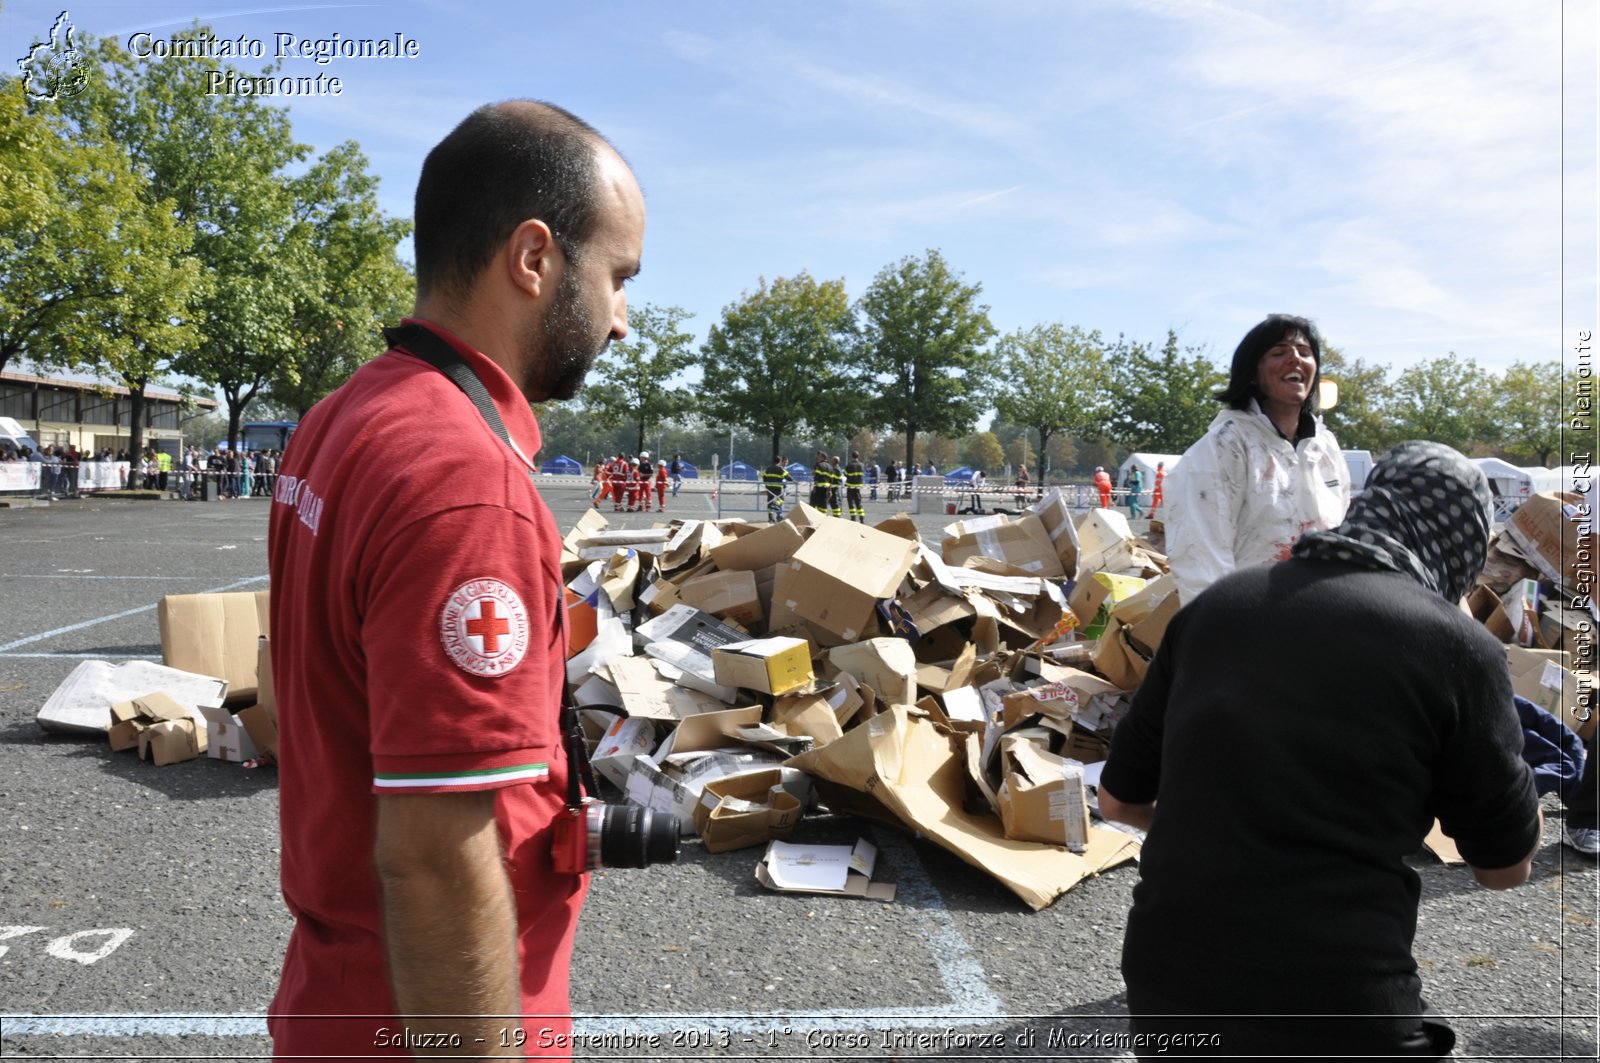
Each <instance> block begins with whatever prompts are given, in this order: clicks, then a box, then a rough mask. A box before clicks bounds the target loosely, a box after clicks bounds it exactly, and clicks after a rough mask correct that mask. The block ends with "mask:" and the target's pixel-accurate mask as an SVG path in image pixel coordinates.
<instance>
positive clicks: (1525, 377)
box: [1496, 360, 1563, 467]
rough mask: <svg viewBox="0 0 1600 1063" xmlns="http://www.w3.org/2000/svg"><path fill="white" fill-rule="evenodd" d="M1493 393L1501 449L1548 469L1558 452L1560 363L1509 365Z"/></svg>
mask: <svg viewBox="0 0 1600 1063" xmlns="http://www.w3.org/2000/svg"><path fill="white" fill-rule="evenodd" d="M1496 390H1497V392H1498V395H1499V400H1498V402H1497V403H1496V405H1497V408H1498V413H1499V421H1500V426H1501V430H1502V432H1503V439H1504V443H1505V448H1506V449H1507V450H1508V451H1510V452H1511V453H1512V454H1515V455H1518V456H1520V457H1523V458H1528V459H1532V462H1533V464H1535V465H1543V466H1547V467H1548V466H1549V465H1550V459H1551V457H1552V456H1553V455H1555V454H1556V453H1557V452H1559V451H1560V449H1561V422H1562V418H1563V405H1562V401H1561V363H1560V362H1559V361H1555V360H1552V361H1548V362H1532V363H1528V362H1513V363H1511V366H1510V368H1508V369H1507V370H1506V371H1505V376H1504V377H1503V378H1502V379H1501V381H1500V384H1499V387H1498V388H1497V389H1496Z"/></svg>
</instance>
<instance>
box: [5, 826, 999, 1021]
mask: <svg viewBox="0 0 1600 1063" xmlns="http://www.w3.org/2000/svg"><path fill="white" fill-rule="evenodd" d="M874 836H875V840H877V844H878V850H880V852H882V853H883V855H886V856H890V861H891V863H893V864H894V868H896V871H898V872H899V874H898V880H896V882H898V901H902V903H904V901H912V903H914V905H920V906H922V909H923V913H925V914H926V916H928V917H930V919H931V922H933V929H931V930H930V932H928V935H926V938H925V940H926V943H928V951H930V954H931V956H933V962H934V965H936V967H938V970H939V980H941V981H942V983H944V988H946V993H949V999H947V1001H939V1002H936V1004H923V1005H917V1007H877V1009H840V1010H819V1012H762V1013H755V1012H752V1013H744V1015H714V1013H682V1012H654V1013H646V1015H578V1017H574V1020H573V1033H574V1034H578V1036H581V1037H584V1036H587V1037H592V1036H598V1034H618V1033H634V1034H674V1033H678V1031H683V1029H686V1028H688V1021H690V1020H696V1018H698V1020H706V1021H707V1023H709V1025H714V1026H715V1029H717V1031H718V1033H722V1031H726V1033H728V1034H730V1036H734V1034H736V1036H755V1034H766V1033H771V1031H774V1029H782V1028H787V1026H798V1028H800V1029H806V1031H811V1029H814V1031H862V1029H874V1028H885V1029H934V1028H936V1029H944V1028H955V1026H978V1025H987V1023H994V1021H998V1020H1005V1018H1006V1013H1005V1009H1003V1005H1002V1002H1000V997H998V996H995V993H994V989H990V988H989V980H987V978H986V977H984V969H982V964H979V962H978V957H976V956H974V954H973V949H971V945H968V941H966V937H965V935H962V932H960V929H958V927H957V925H955V919H954V917H952V916H950V909H949V908H946V906H944V897H942V895H941V893H939V887H936V885H934V884H933V879H930V877H928V871H926V868H923V866H922V860H920V858H918V856H917V850H915V848H912V845H910V842H909V840H906V839H904V837H901V836H898V834H894V832H891V831H874ZM0 1020H3V1023H5V1029H6V1033H8V1034H11V1036H22V1034H34V1036H42V1034H43V1036H58V1037H144V1036H152V1037H155V1036H160V1037H266V1036H267V1020H266V1018H262V1017H261V1015H240V1013H230V1015H210V1013H195V1012H171V1013H166V1015H18V1013H5V1012H0ZM874 1020H890V1021H888V1023H875V1021H874Z"/></svg>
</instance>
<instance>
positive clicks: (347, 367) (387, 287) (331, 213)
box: [268, 141, 416, 417]
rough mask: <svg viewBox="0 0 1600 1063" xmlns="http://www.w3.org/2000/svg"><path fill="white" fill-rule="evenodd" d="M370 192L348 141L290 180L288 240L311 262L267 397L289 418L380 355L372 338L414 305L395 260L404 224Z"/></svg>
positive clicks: (362, 161)
mask: <svg viewBox="0 0 1600 1063" xmlns="http://www.w3.org/2000/svg"><path fill="white" fill-rule="evenodd" d="M377 188H378V179H377V177H376V176H374V175H373V174H371V173H370V172H369V171H368V170H367V159H366V156H365V155H363V154H362V152H361V149H360V147H359V146H357V145H356V144H355V143H354V142H353V141H346V142H344V143H342V144H340V145H338V146H336V147H335V148H333V149H332V150H330V151H329V152H327V153H326V154H325V155H323V156H322V157H321V158H319V159H318V160H317V161H316V162H315V163H314V164H312V166H311V167H310V169H308V170H307V171H306V172H305V173H304V174H302V175H300V176H298V177H294V178H291V179H290V181H289V190H290V194H291V198H292V202H293V208H292V209H293V213H294V218H295V225H296V233H297V236H298V238H300V239H303V240H305V241H307V242H308V243H309V251H310V253H309V254H308V255H307V256H306V260H305V261H306V265H307V276H306V278H305V283H304V284H303V285H301V286H300V288H299V290H298V293H297V296H296V299H295V309H294V315H293V319H292V323H291V325H290V329H289V331H290V334H291V337H292V339H293V341H294V342H293V346H292V348H291V349H290V351H289V352H288V356H287V357H286V358H284V359H283V360H282V361H281V362H279V364H278V366H277V369H276V372H275V373H274V375H273V377H272V380H271V381H270V383H269V384H268V394H269V395H270V396H271V398H272V400H273V402H274V403H275V404H277V405H280V406H286V407H288V408H289V409H290V410H291V411H293V412H294V414H295V415H296V417H304V416H305V415H306V411H308V410H310V409H311V407H312V406H314V405H316V404H317V402H318V401H320V400H321V399H322V398H323V397H324V396H326V395H328V394H329V393H331V392H332V391H333V390H334V389H335V388H337V387H339V385H341V384H343V383H344V382H345V381H346V380H348V379H350V374H351V373H354V372H355V371H356V370H357V369H359V368H360V367H361V366H362V365H363V364H365V363H366V362H368V361H370V360H371V359H372V358H373V357H375V356H376V355H378V354H379V353H381V352H382V351H383V349H384V348H385V347H386V346H387V344H385V343H384V340H383V335H382V332H381V331H380V330H381V329H382V327H383V326H384V325H393V324H398V323H399V321H400V318H401V317H402V316H403V315H405V314H406V313H407V312H408V311H409V310H410V308H411V304H412V302H413V300H414V299H415V296H416V280H415V278H414V277H413V276H412V274H411V271H410V269H409V268H408V267H407V266H406V265H405V264H404V263H403V262H401V261H400V259H399V258H398V257H397V256H396V254H395V248H396V246H397V245H398V243H399V242H400V240H401V239H403V238H404V237H405V236H406V235H407V234H408V233H409V232H410V231H411V223H410V222H409V221H406V220H403V219H397V218H391V217H388V216H387V215H385V214H384V213H383V212H382V211H381V210H380V209H379V207H378V198H377Z"/></svg>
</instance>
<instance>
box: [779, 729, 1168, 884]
mask: <svg viewBox="0 0 1600 1063" xmlns="http://www.w3.org/2000/svg"><path fill="white" fill-rule="evenodd" d="M789 766H790V767H795V768H800V769H801V770H803V771H805V772H807V773H808V774H810V775H811V776H812V777H813V778H814V779H817V780H819V784H818V790H819V793H820V794H821V795H822V796H823V798H824V800H825V801H826V803H827V804H828V806H829V807H830V808H834V809H835V810H839V809H848V810H850V811H854V812H857V813H859V814H861V815H865V816H868V817H872V818H876V819H880V820H884V821H886V822H890V823H898V824H900V825H902V826H904V827H906V828H908V829H910V830H913V831H917V832H920V833H922V834H924V835H926V836H927V837H928V839H929V840H931V841H933V842H934V843H935V844H937V845H941V846H943V847H944V848H946V849H948V850H949V851H950V852H952V853H954V854H955V855H957V856H959V857H960V858H961V859H963V860H965V861H966V862H967V863H969V864H971V865H973V866H974V867H976V868H979V869H980V870H983V871H986V872H988V873H989V874H990V875H992V876H994V877H995V878H996V879H998V880H1000V882H1001V883H1003V884H1004V885H1005V886H1006V887H1007V888H1008V889H1010V890H1011V891H1012V892H1013V893H1015V894H1016V895H1017V896H1018V897H1020V898H1021V899H1022V900H1023V901H1024V902H1025V903H1026V904H1027V905H1028V906H1029V907H1030V908H1033V909H1034V910H1035V911H1037V910H1038V909H1041V908H1043V907H1045V906H1046V905H1048V904H1049V903H1050V902H1051V901H1053V900H1055V899H1056V898H1057V897H1058V896H1060V895H1061V894H1062V893H1065V892H1066V891H1067V890H1069V889H1071V888H1072V887H1073V886H1074V885H1076V884H1077V883H1078V882H1080V881H1081V880H1082V879H1083V878H1085V877H1086V876H1088V875H1094V874H1098V873H1100V872H1101V871H1104V870H1105V869H1107V868H1109V867H1113V866H1115V865H1116V864H1119V863H1122V862H1124V861H1126V860H1130V859H1132V858H1133V854H1134V853H1135V852H1136V851H1137V850H1138V846H1139V842H1138V840H1137V839H1135V838H1134V837H1133V836H1131V835H1128V834H1123V833H1122V832H1120V831H1114V830H1109V829H1107V828H1103V827H1090V828H1089V842H1088V847H1087V849H1086V850H1085V852H1084V853H1083V855H1082V856H1080V855H1078V854H1077V853H1073V852H1071V851H1069V850H1067V849H1063V848H1060V847H1058V846H1053V845H1044V844H1041V843H1039V842H1019V841H1016V840H1014V839H1011V838H1007V837H1006V836H1005V831H1004V828H1003V827H1002V826H1001V824H1000V819H999V817H997V816H994V815H991V814H986V813H972V812H969V811H967V809H966V793H967V769H966V763H965V756H964V754H962V753H958V752H957V751H956V750H955V749H954V748H953V746H952V744H951V740H950V738H949V736H947V735H945V734H942V733H940V732H939V731H938V730H937V728H935V727H934V725H933V722H932V721H931V720H928V719H927V718H925V717H921V716H919V715H916V714H915V710H914V709H911V708H910V707H908V706H905V705H891V706H889V707H888V708H887V709H886V710H885V711H884V712H881V713H879V714H878V715H876V716H873V717H872V718H870V719H868V720H867V721H866V722H865V723H863V724H861V725H859V726H857V727H853V728H851V729H850V730H848V731H846V732H845V733H844V737H842V738H840V739H838V740H836V741H833V742H830V743H828V744H827V745H826V746H822V747H821V748H818V749H814V750H812V751H811V752H809V753H803V754H801V755H800V756H798V757H795V758H794V759H793V760H791V761H790V762H789ZM824 783H826V784H828V786H829V787H830V788H828V789H825V788H824V786H823V784H824Z"/></svg>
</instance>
